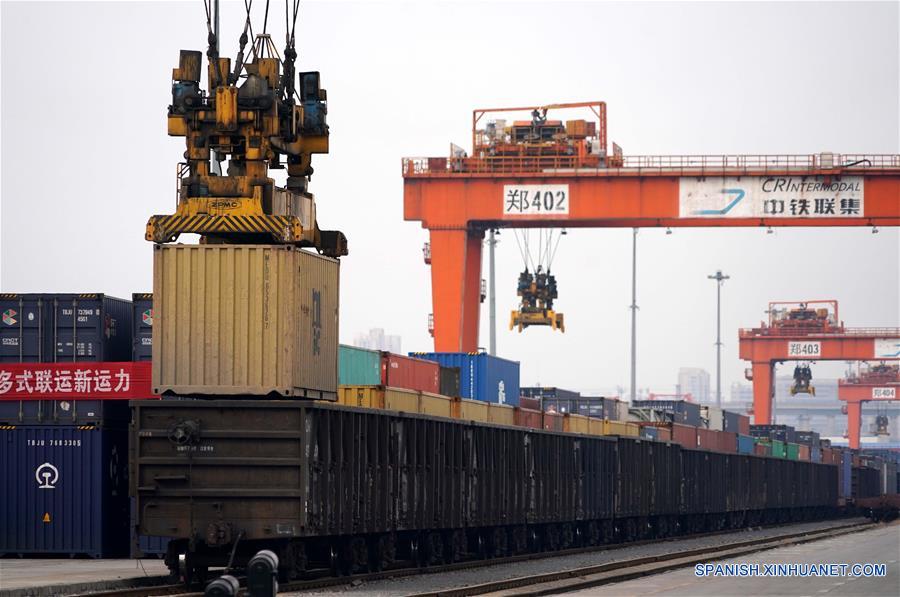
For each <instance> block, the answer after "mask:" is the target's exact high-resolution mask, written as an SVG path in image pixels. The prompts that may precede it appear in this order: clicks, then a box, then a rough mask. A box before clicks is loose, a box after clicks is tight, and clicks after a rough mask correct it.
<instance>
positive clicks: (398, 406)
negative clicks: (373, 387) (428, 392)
mask: <svg viewBox="0 0 900 597" xmlns="http://www.w3.org/2000/svg"><path fill="white" fill-rule="evenodd" d="M384 408H385V410H395V411H398V412H405V413H418V412H419V392H416V391H415V390H407V389H403V388H385V389H384Z"/></svg>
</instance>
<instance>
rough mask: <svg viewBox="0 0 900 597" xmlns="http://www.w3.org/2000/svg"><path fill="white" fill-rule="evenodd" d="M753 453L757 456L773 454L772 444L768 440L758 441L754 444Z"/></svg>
mask: <svg viewBox="0 0 900 597" xmlns="http://www.w3.org/2000/svg"><path fill="white" fill-rule="evenodd" d="M753 453H754V454H756V455H757V456H771V455H772V445H771V444H769V443H768V442H756V443H755V444H754V445H753Z"/></svg>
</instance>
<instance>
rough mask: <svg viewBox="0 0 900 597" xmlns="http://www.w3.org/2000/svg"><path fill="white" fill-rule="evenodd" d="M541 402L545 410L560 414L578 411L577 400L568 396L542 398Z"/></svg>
mask: <svg viewBox="0 0 900 597" xmlns="http://www.w3.org/2000/svg"><path fill="white" fill-rule="evenodd" d="M541 403H542V404H543V405H544V410H545V411H547V412H552V413H560V414H562V415H565V414H568V413H576V414H577V413H578V402H577V401H575V400H569V399H568V398H542V399H541Z"/></svg>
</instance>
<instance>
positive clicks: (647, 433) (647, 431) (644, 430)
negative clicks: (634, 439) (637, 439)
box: [641, 425, 659, 441]
mask: <svg viewBox="0 0 900 597" xmlns="http://www.w3.org/2000/svg"><path fill="white" fill-rule="evenodd" d="M641 437H643V438H645V439H649V440H652V441H658V440H659V427H653V426H652V425H643V426H642V427H641Z"/></svg>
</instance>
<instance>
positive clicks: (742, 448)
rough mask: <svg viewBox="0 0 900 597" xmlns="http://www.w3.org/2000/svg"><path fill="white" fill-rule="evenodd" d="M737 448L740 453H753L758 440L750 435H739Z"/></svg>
mask: <svg viewBox="0 0 900 597" xmlns="http://www.w3.org/2000/svg"><path fill="white" fill-rule="evenodd" d="M737 438H738V439H737V448H738V454H753V446H755V445H756V442H755V441H754V440H753V438H752V437H751V436H749V435H740V434H738V436H737Z"/></svg>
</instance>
